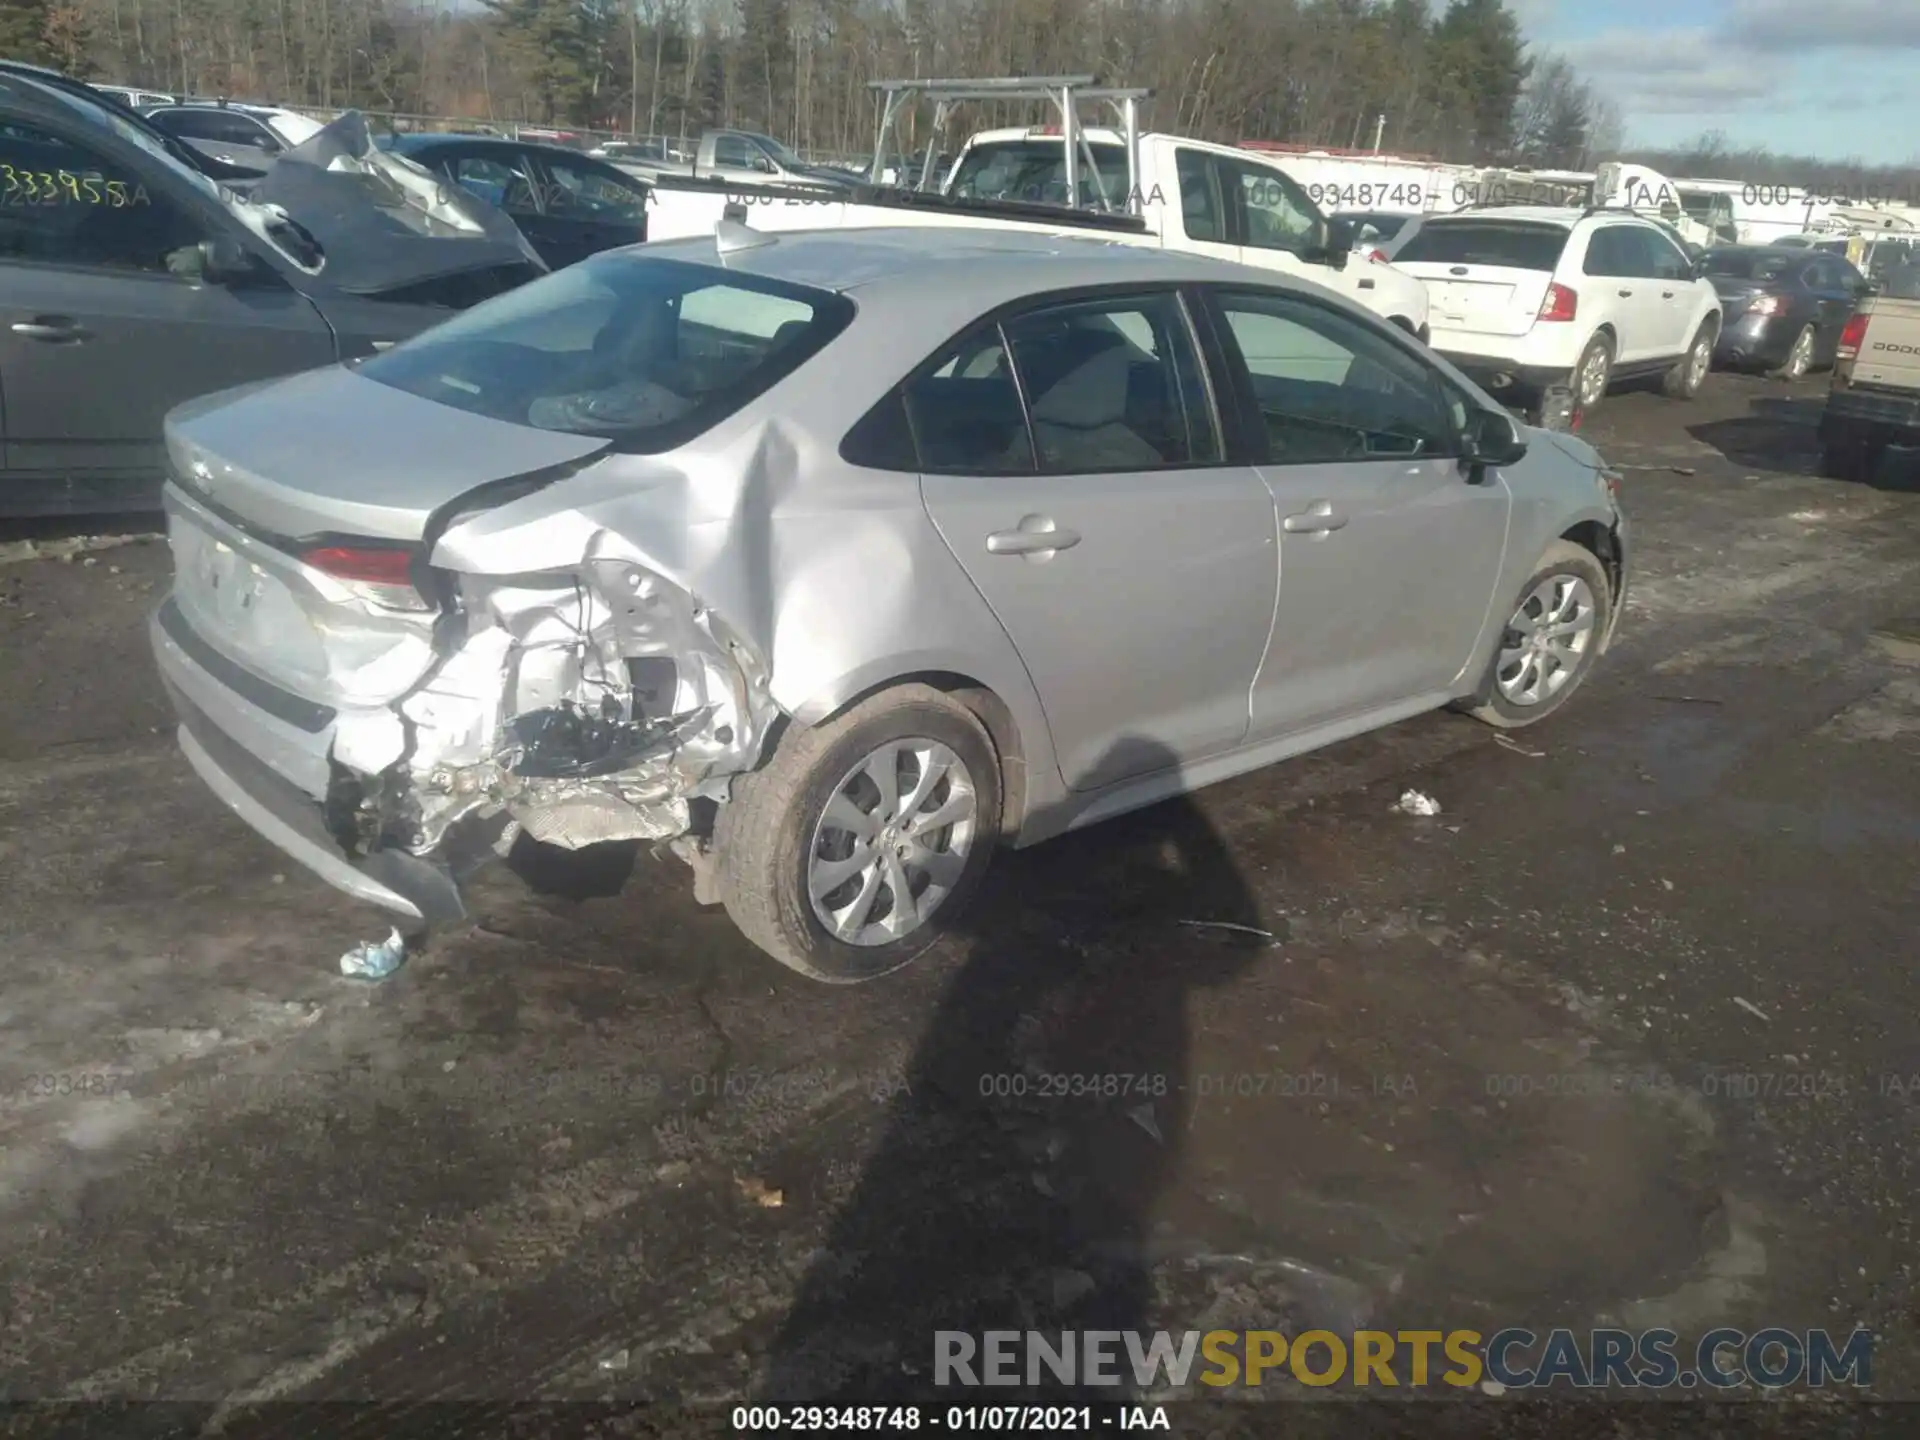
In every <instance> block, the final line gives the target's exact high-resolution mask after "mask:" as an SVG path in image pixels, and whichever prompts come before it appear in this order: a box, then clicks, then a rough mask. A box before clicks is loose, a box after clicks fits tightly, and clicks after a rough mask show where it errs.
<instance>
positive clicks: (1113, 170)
mask: <svg viewBox="0 0 1920 1440" xmlns="http://www.w3.org/2000/svg"><path fill="white" fill-rule="evenodd" d="M1088 150H1091V151H1092V152H1093V163H1092V164H1091V165H1089V164H1088V163H1087V151H1088ZM1096 176H1097V177H1098V178H1097V180H1096ZM1079 180H1080V198H1079V199H1078V200H1069V199H1068V198H1067V149H1066V142H1065V141H1063V140H1059V139H1038V140H993V141H989V142H988V143H986V144H984V145H975V146H973V147H972V148H971V149H969V150H968V151H967V153H966V155H965V156H964V157H962V159H961V161H960V168H959V169H958V170H957V171H955V172H954V176H953V184H952V186H951V187H950V190H951V193H952V194H954V195H958V196H961V197H962V198H964V199H968V200H1029V201H1035V202H1037V203H1039V204H1043V205H1073V206H1077V207H1079V208H1082V209H1098V208H1100V207H1101V187H1102V186H1104V187H1105V194H1106V204H1107V205H1108V206H1110V207H1111V208H1113V209H1116V210H1118V209H1122V208H1124V207H1125V205H1126V203H1127V152H1126V150H1125V149H1124V148H1122V147H1121V146H1119V145H1106V144H1101V145H1092V144H1089V145H1085V146H1083V148H1082V149H1081V151H1080V174H1079Z"/></svg>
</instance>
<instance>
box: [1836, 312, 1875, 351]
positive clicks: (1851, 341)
mask: <svg viewBox="0 0 1920 1440" xmlns="http://www.w3.org/2000/svg"><path fill="white" fill-rule="evenodd" d="M1869 318H1870V317H1868V316H1865V315H1856V316H1854V317H1853V318H1852V319H1851V320H1849V321H1847V324H1846V328H1845V329H1843V330H1842V331H1841V332H1840V347H1839V349H1837V350H1836V351H1834V358H1835V359H1836V360H1857V359H1858V358H1859V357H1860V343H1861V341H1863V340H1865V339H1866V338H1867V321H1868V319H1869Z"/></svg>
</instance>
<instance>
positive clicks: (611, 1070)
mask: <svg viewBox="0 0 1920 1440" xmlns="http://www.w3.org/2000/svg"><path fill="white" fill-rule="evenodd" d="M1820 393H1821V389H1820V381H1819V380H1816V381H1815V382H1813V383H1811V384H1808V385H1803V386H1800V387H1787V386H1783V385H1779V384H1776V383H1773V382H1768V381H1764V380H1757V379H1755V380H1748V379H1739V378H1730V377H1716V378H1715V380H1714V381H1713V382H1712V384H1711V386H1710V387H1709V390H1708V391H1707V393H1706V394H1705V395H1704V396H1703V397H1702V398H1701V399H1700V400H1699V401H1698V402H1696V403H1694V404H1691V405H1685V404H1676V403H1674V402H1670V401H1667V400H1664V399H1662V398H1661V397H1659V396H1658V395H1653V394H1628V395H1621V396H1617V397H1615V398H1614V399H1613V400H1612V401H1610V402H1609V404H1608V405H1607V406H1606V407H1605V409H1604V410H1603V411H1602V412H1601V413H1600V414H1599V415H1598V416H1597V417H1596V418H1595V421H1594V422H1593V424H1592V425H1591V426H1590V430H1589V434H1590V438H1593V439H1595V440H1596V442H1597V443H1599V444H1600V445H1601V446H1602V447H1603V449H1604V450H1605V451H1606V453H1607V454H1608V455H1609V457H1610V458H1612V459H1614V460H1615V461H1617V462H1619V463H1622V464H1624V465H1628V466H1633V467H1636V468H1634V469H1632V470H1631V471H1630V472H1629V473H1628V476H1627V481H1626V486H1625V495H1626V501H1627V504H1628V506H1629V509H1630V512H1631V516H1632V519H1633V523H1634V526H1635V538H1636V541H1637V554H1636V556H1635V561H1634V566H1635V574H1634V579H1633V587H1632V592H1631V597H1630V601H1629V610H1628V614H1627V616H1626V619H1625V623H1624V627H1623V629H1622V631H1621V635H1620V639H1619V641H1618V643H1617V645H1616V647H1615V650H1614V652H1613V654H1612V655H1611V656H1610V657H1609V658H1608V660H1607V662H1606V663H1605V665H1604V666H1603V668H1602V669H1601V670H1600V671H1599V672H1598V673H1597V674H1596V675H1595V677H1594V678H1593V680H1592V681H1591V682H1590V684H1589V685H1588V687H1587V688H1586V689H1585V691H1584V692H1583V693H1582V694H1581V695H1580V696H1579V697H1578V699H1577V701H1576V702H1575V703H1574V704H1573V705H1572V706H1571V707H1570V709H1569V710H1568V711H1567V712H1565V713H1564V714H1563V715H1562V716H1560V717H1557V718H1556V719H1554V720H1553V721H1551V722H1549V723H1548V724H1547V725H1546V726H1544V727H1541V728H1536V729H1532V730H1528V731H1525V732H1520V733H1518V734H1516V735H1514V736H1512V737H1510V738H1509V739H1507V740H1504V741H1503V740H1502V739H1501V738H1500V737H1497V736H1496V735H1494V734H1493V732H1491V731H1489V730H1487V729H1485V728H1483V727H1481V726H1480V725H1478V724H1476V723H1474V722H1473V721H1471V720H1468V719H1465V718H1462V717H1458V716H1454V715H1450V714H1440V715H1434V716H1429V717H1426V718H1422V719H1418V720H1415V721H1412V722H1409V723H1407V724H1403V725H1400V726H1397V727H1395V728H1393V729H1392V730H1389V731H1386V732H1382V733H1380V734H1377V735H1374V736H1371V737H1368V738H1365V739H1362V740H1359V741H1356V742H1352V743H1349V744H1345V745H1342V746H1339V747H1337V748H1335V749H1332V750H1328V751H1325V752H1322V753H1321V754H1319V755H1316V756H1313V757H1309V758H1307V759H1305V760H1302V761H1298V762H1295V763H1292V764H1289V765H1285V766H1282V767H1279V768H1276V769H1273V770H1270V771H1267V772H1265V773H1262V774H1260V775H1257V776H1253V777H1250V778H1247V779H1242V780H1238V781H1234V782H1231V783H1228V784H1224V785H1221V786H1219V787H1217V788H1215V789H1213V790H1210V791H1207V792H1204V793H1203V794H1202V795H1200V796H1199V797H1196V799H1195V800H1194V801H1192V802H1191V803H1188V802H1176V803H1172V804H1168V805H1164V806H1161V807H1158V808H1156V809H1154V810H1151V811H1148V812H1145V813H1142V814H1140V815H1137V816H1134V817H1131V818H1129V819H1126V820H1122V821H1119V822H1116V823H1114V824H1111V825H1108V826H1106V827H1103V828H1099V829H1095V830H1093V831H1090V832H1086V833H1083V834H1081V835H1077V836H1073V837H1069V838H1067V839H1063V840H1061V841H1058V842H1055V843H1053V844H1050V845H1048V846H1044V847H1041V848H1040V849H1037V850H1034V851H1030V852H1027V853H1025V854H1023V855H1020V856H1016V857H1012V858H1010V859H1009V860H1007V861H1005V862H1004V863H1002V864H1001V865H1000V867H999V869H998V872H997V875H996V877H995V878H994V879H993V880H991V881H990V883H989V886H988V893H987V895H986V897H985V898H984V900H983V902H982V903H981V905H980V907H979V909H978V910H977V912H976V913H975V915H974V918H973V920H972V922H971V924H970V925H969V927H968V933H967V934H966V935H965V936H963V937H960V938H958V939H956V940H953V941H949V942H947V943H946V944H945V945H944V946H943V948H942V949H941V950H940V951H939V952H937V953H936V955H935V956H934V957H932V958H930V959H929V960H927V961H924V962H922V963H921V964H919V965H918V966H916V967H914V968H913V969H911V970H909V971H907V972H905V973H902V974H900V975H898V976H896V977H893V978H890V979H887V980H884V981H881V982H879V983H876V984H872V985H869V986H865V987H860V988H855V989H851V990H839V989H830V988H824V987H819V986H815V985H811V984H809V983H807V982H805V981H802V980H800V979H798V978H796V977H793V976H790V975H789V974H787V973H786V972H784V971H783V970H781V969H780V968H779V967H778V966H776V965H774V964H773V963H772V962H770V961H768V960H766V959H765V958H764V957H763V956H761V955H760V954H759V953H758V952H757V951H754V950H752V949H751V948H750V947H749V946H748V945H747V944H746V943H745V942H744V941H742V940H741V939H740V938H739V937H738V936H737V935H736V933H735V932H734V931H733V930H732V929H731V927H730V926H729V924H728V922H727V920H726V919H725V917H724V914H723V913H722V912H719V911H717V910H702V909H699V908H697V907H696V906H695V905H694V904H693V903H692V899H691V894H690V886H689V884H688V872H687V871H686V870H685V869H684V867H682V866H681V865H680V864H679V862H677V861H675V860H673V859H671V858H667V857H663V856H655V855H654V854H652V853H650V852H648V851H646V850H644V849H643V850H641V851H639V852H637V853H615V854H611V855H605V856H596V857H592V859H591V861H590V863H580V862H579V861H575V862H573V863H570V864H566V865H561V864H539V863H529V864H523V865H521V866H520V867H519V870H518V871H517V872H516V871H513V870H509V869H507V868H506V867H496V868H495V870H494V871H493V872H490V873H489V874H488V875H487V876H486V879H485V883H484V886H483V906H482V914H483V918H482V919H481V920H480V921H479V923H477V924H475V925H473V926H471V927H470V928H466V929H462V930H459V931H456V932H450V933H446V934H444V935H442V936H440V937H438V938H437V939H436V940H435V941H434V943H433V944H432V945H431V946H430V948H428V949H427V950H426V951H425V952H424V953H422V954H420V955H418V956H416V957H415V958H413V959H412V960H410V961H409V963H408V964H407V965H406V967H405V968H404V969H403V970H402V971H401V972H400V973H399V974H398V975H396V976H395V977H393V978H392V979H390V980H387V981H385V982H383V983H377V984H368V983H364V982H356V981H352V980H347V979H343V978H341V977H340V976H339V975H338V973H337V971H336V961H337V957H338V956H339V955H340V953H341V952H342V951H343V950H344V949H346V948H347V947H348V946H350V945H352V944H353V943H355V942H357V941H360V940H362V939H367V938H372V937H377V936H379V935H381V934H384V933H385V925H384V922H383V921H382V919H381V918H380V916H379V915H378V914H377V913H376V912H375V911H373V910H371V909H368V908H365V907H362V906H360V905H358V904H357V903H354V902H351V901H348V900H346V899H344V898H343V897H341V896H339V895H337V894H335V893H334V892H333V891H331V890H329V889H327V888H326V887H324V886H323V885H322V884H320V882H318V881H317V880H314V879H312V878H311V877H309V876H308V875H306V874H305V873H303V872H301V871H299V870H298V869H296V868H294V867H293V866H292V865H291V864H290V863H289V862H287V861H286V860H284V859H283V858H282V857H281V856H280V855H279V854H278V853H277V852H276V851H274V850H273V849H271V848H270V847H269V846H267V845H266V844H265V843H264V842H262V841H260V840H258V839H257V838H256V837H255V836H254V835H253V834H252V833H251V832H250V831H248V830H247V829H246V828H244V827H243V826H242V825H241V824H240V822H238V821H237V820H235V819H233V818H232V817H231V816H230V815H228V814H227V813H226V812H225V811H224V810H223V809H222V807H221V806H220V805H219V803H218V802H217V801H215V800H214V799H213V797H212V796H211V795H210V794H208V793H207V792H206V791H205V790H204V788H203V787H202V786H201V785H200V784H199V783H198V782H197V781H196V780H195V779H194V777H193V776H192V775H191V773H190V772H189V770H188V768H187V766H186V764H185V763H184V761H183V760H181V758H180V757H179V756H178V754H177V752H176V750H175V748H174V744H173V740H172V736H171V732H170V727H169V724H168V716H167V713H166V710H165V706H164V702H163V698H162V695H161V692H160V687H159V683H158V681H157V680H156V678H155V676H154V673H153V669H152V665H151V663H150V661H149V659H148V656H147V652H146V645H145V639H144V634H143V627H142V621H143V618H144V616H145V614H146V613H147V611H148V610H149V609H150V608H151V607H152V606H153V605H154V604H155V603H156V601H157V599H158V597H159V595H160V593H161V590H162V588H163V586H164V583H165V574H166V554H165V549H164V546H162V545H159V544H155V543H132V544H126V545H121V546H118V547H116V548H112V549H105V550H100V551H98V552H95V553H92V554H89V555H86V556H84V557H69V558H65V559H62V558H38V559H24V560H23V559H17V558H15V559H13V560H12V562H11V563H7V564H4V565H0V664H4V667H5V668H4V675H5V681H4V685H3V686H0V962H3V963H4V967H5V968H4V986H3V988H0V1079H4V1081H5V1084H6V1092H5V1106H4V1109H3V1110H0V1144H3V1145H4V1149H3V1150H0V1305H4V1307H5V1308H4V1312H0V1394H3V1395H4V1396H5V1397H8V1398H13V1399H33V1398H45V1399H51V1398H64V1399H77V1400H88V1399H110V1398H120V1397H127V1398H138V1399H166V1400H181V1401H188V1400H191V1401H200V1402H205V1403H206V1404H207V1405H211V1406H218V1407H223V1408H224V1409H228V1410H231V1409H232V1408H234V1407H245V1406H247V1405H248V1404H249V1403H251V1402H254V1401H264V1400H276V1399H308V1400H313V1399H333V1398H338V1399H365V1398H377V1399H382V1400H421V1401H424V1400H442V1399H468V1400H475V1399H480V1400H502V1401H504V1400H509V1399H530V1398H562V1399H586V1398H607V1397H613V1398H623V1399H625V1398H638V1399H648V1400H657V1401H686V1402H701V1401H731V1400H733V1399H736V1398H738V1397H741V1396H743V1395H745V1394H747V1393H748V1392H749V1387H750V1386H753V1385H755V1384H757V1383H761V1382H765V1383H767V1384H769V1385H772V1386H774V1387H776V1389H779V1390H780V1393H790V1394H796V1395H799V1394H822V1393H834V1394H839V1395H842V1396H845V1395H865V1396H871V1397H874V1398H883V1397H906V1396H912V1395H915V1394H925V1393H928V1392H927V1386H928V1384H929V1371H930V1369H931V1359H932V1343H933V1342H932V1334H933V1332H934V1331H935V1330H937V1329H976V1330H977V1329H981V1328H986V1327H987V1326H989V1325H992V1324H1000V1325H1007V1324H1014V1325H1019V1324H1033V1325H1042V1326H1054V1327H1058V1326H1073V1327H1080V1328H1086V1327H1095V1328H1156V1327H1158V1328H1168V1329H1187V1328H1201V1329H1207V1328H1235V1327H1240V1326H1248V1327H1273V1328H1282V1329H1287V1330H1290V1331H1297V1330H1299V1329H1301V1328H1305V1327H1307V1326H1310V1325H1315V1324H1318V1325H1324V1326H1326V1327H1329V1328H1332V1329H1335V1330H1343V1329H1351V1328H1353V1327H1355V1326H1357V1325H1362V1324H1369V1323H1372V1324H1379V1325H1384V1326H1386V1327H1387V1328H1396V1327H1397V1328H1434V1329H1453V1328H1460V1327H1465V1328H1471V1329H1476V1330H1480V1331H1483V1332H1490V1331H1492V1330H1496V1329H1499V1328H1501V1327H1502V1326H1506V1325H1530V1326H1533V1327H1535V1328H1544V1327H1546V1326H1550V1325H1554V1324H1569V1325H1575V1326H1579V1327H1585V1326H1588V1325H1591V1324H1595V1323H1603V1322H1607V1321H1613V1322H1617V1323H1620V1324H1624V1325H1627V1326H1629V1327H1630V1328H1635V1329H1638V1328H1643V1327H1646V1326H1653V1325H1667V1326H1670V1327H1672V1328H1674V1329H1676V1330H1680V1331H1683V1332H1689V1333H1693V1332H1697V1331H1698V1330H1700V1329H1703V1328H1705V1327H1707V1326H1709V1325H1711V1324H1716V1323H1721V1324H1727V1325H1731V1326H1736V1327H1740V1328H1744V1329H1747V1330H1753V1329H1758V1328H1760V1327H1761V1326H1764V1325H1779V1326H1785V1327H1788V1328H1790V1329H1804V1328H1807V1327H1817V1326H1825V1327H1828V1328H1830V1329H1833V1330H1836V1331H1843V1330H1850V1329H1851V1328H1853V1327H1854V1326H1855V1325H1865V1326H1869V1327H1872V1328H1873V1329H1874V1330H1875V1331H1876V1332H1877V1334H1878V1340H1877V1346H1876V1351H1875V1355H1874V1365H1873V1378H1874V1389H1875V1390H1876V1391H1877V1392H1878V1393H1879V1394H1881V1395H1884V1396H1887V1397H1891V1398H1920V1371H1917V1370H1916V1368H1915V1365H1916V1360H1917V1359H1920V1328H1917V1327H1916V1322H1915V1318H1914V1315H1915V1310H1914V1307H1915V1300H1916V1296H1915V1285H1914V1276H1913V1270H1912V1265H1913V1259H1914V1254H1915V1251H1914V1245H1913V1242H1914V1224H1915V1218H1916V1214H1920V1197H1917V1196H1916V1190H1915V1175H1914V1167H1915V1163H1916V1159H1917V1158H1920V1135H1917V1133H1916V1119H1917V1118H1920V1040H1916V1033H1917V1032H1916V1028H1915V1024H1914V1018H1915V1015H1916V1013H1917V1011H1920V981H1916V978H1915V970H1916V965H1915V961H1916V950H1915V940H1916V936H1920V885H1916V884H1915V880H1914V877H1915V875H1916V874H1917V873H1920V763H1917V762H1920V666H1917V665H1915V664H1913V663H1911V662H1909V661H1903V660H1902V659H1901V658H1900V657H1899V656H1898V655H1897V654H1896V653H1894V651H1893V650H1892V649H1889V648H1888V647H1887V646H1885V645H1884V644H1883V643H1882V642H1881V641H1879V640H1877V639H1876V637H1875V635H1874V632H1875V630H1876V628H1878V627H1882V626H1886V625H1888V624H1890V623H1893V622H1897V621H1899V620H1901V619H1902V618H1903V617H1909V618H1910V617H1915V616H1920V501H1917V500H1916V495H1917V494H1920V457H1913V456H1908V457H1900V456H1896V457H1894V458H1893V460H1892V461H1890V462H1889V465H1888V467H1887V469H1886V471H1885V472H1884V473H1883V474H1882V475H1881V476H1880V477H1879V478H1878V480H1877V481H1876V482H1875V483H1874V484H1871V485H1867V484H1843V483H1838V482H1832V481H1826V480H1821V479H1817V478H1814V477H1813V470H1814V458H1815V444H1814V439H1813V433H1812V430H1811V428H1810V427H1811V424H1812V421H1813V419H1814V418H1815V417H1816V416H1817V413H1818V409H1819V395H1820ZM21 533H22V532H19V531H17V530H16V531H14V532H12V536H11V537H10V536H9V535H0V542H4V541H6V540H8V539H9V538H12V537H17V536H18V535H19V534H21ZM35 533H36V534H43V532H35ZM1408 787H1415V788H1418V789H1419V790H1421V791H1424V792H1426V793H1428V794H1430V795H1431V796H1433V797H1434V798H1436V799H1437V800H1438V801H1439V802H1440V805H1441V812H1440V814H1439V815H1437V816H1435V817H1432V818H1425V819H1418V818H1410V817H1407V816H1403V815H1400V814H1396V813H1393V812H1392V809H1391V807H1392V805H1393V802H1394V800H1395V798H1396V797H1397V796H1398V795H1399V794H1400V793H1401V792H1402V791H1403V790H1405V789H1407V788H1408ZM1194 922H1216V923H1215V924H1214V925H1201V924H1197V923H1194ZM1218 922H1227V923H1229V924H1234V925H1241V926H1247V927H1251V928H1252V929H1257V930H1263V931H1267V932H1270V933H1271V935H1272V936H1273V937H1274V938H1273V939H1272V940H1268V939H1264V938H1262V937H1260V936H1256V935H1251V934H1248V933H1245V932H1244V931H1239V930H1229V929H1222V928H1217V924H1218ZM1287 1389H1288V1387H1287V1386H1284V1385H1282V1386H1276V1387H1273V1388H1271V1389H1269V1390H1268V1391H1267V1394H1266V1398H1269V1399H1278V1398H1283V1392H1285V1391H1287ZM1301 1393H1302V1392H1301V1391H1300V1390H1299V1388H1298V1387H1292V1394H1293V1395H1294V1396H1296V1397H1297V1396H1298V1395H1299V1394H1301ZM1311 1393H1314V1394H1320V1395H1325V1394H1326V1393H1328V1392H1311ZM1507 1403H1509V1404H1511V1400H1510V1399H1509V1401H1508V1402H1507ZM1485 1421H1486V1423H1485V1426H1484V1427H1483V1433H1494V1429H1495V1428H1497V1427H1498V1426H1499V1425H1500V1422H1499V1420H1498V1417H1497V1413H1495V1414H1490V1415H1488V1416H1487V1417H1485Z"/></svg>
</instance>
